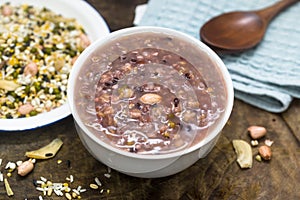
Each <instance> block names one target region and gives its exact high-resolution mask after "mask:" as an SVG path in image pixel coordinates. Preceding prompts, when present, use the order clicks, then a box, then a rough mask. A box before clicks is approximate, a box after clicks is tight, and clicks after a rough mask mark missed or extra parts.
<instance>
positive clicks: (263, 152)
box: [258, 145, 272, 160]
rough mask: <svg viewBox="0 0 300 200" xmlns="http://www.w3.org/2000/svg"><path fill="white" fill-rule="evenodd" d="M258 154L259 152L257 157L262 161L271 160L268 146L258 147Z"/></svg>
mask: <svg viewBox="0 0 300 200" xmlns="http://www.w3.org/2000/svg"><path fill="white" fill-rule="evenodd" d="M258 152H259V155H260V156H261V157H262V158H263V159H264V160H271V156H272V151H271V148H270V147H269V146H267V145H263V146H261V147H259V149H258Z"/></svg>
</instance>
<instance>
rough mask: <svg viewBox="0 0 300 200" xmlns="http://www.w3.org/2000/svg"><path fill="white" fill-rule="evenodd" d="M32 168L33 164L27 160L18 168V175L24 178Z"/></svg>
mask: <svg viewBox="0 0 300 200" xmlns="http://www.w3.org/2000/svg"><path fill="white" fill-rule="evenodd" d="M33 168H34V164H33V162H32V161H31V160H27V161H25V162H23V163H22V164H20V165H19V166H18V174H19V175H20V176H26V175H27V174H28V173H30V172H31V171H32V170H33Z"/></svg>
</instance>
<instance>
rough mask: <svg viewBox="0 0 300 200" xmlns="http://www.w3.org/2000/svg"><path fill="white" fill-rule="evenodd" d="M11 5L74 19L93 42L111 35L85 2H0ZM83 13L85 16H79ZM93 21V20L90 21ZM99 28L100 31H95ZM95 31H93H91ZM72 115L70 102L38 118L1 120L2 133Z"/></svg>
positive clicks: (42, 0) (94, 11) (21, 0)
mask: <svg viewBox="0 0 300 200" xmlns="http://www.w3.org/2000/svg"><path fill="white" fill-rule="evenodd" d="M7 2H8V3H10V4H11V5H22V4H27V5H33V6H36V7H47V8H49V9H51V10H52V11H53V12H55V13H58V14H62V15H63V16H65V17H73V18H76V20H77V21H78V22H79V23H80V24H81V25H82V26H83V27H85V25H86V24H88V25H89V27H90V28H86V27H85V30H86V31H87V34H88V35H89V38H90V39H91V40H92V41H95V40H96V39H98V38H101V37H103V36H105V35H108V34H109V32H110V31H109V28H108V25H107V24H106V22H105V20H104V19H103V17H102V16H101V15H100V13H99V12H98V11H97V10H95V9H94V8H93V7H92V6H91V5H90V4H89V3H87V2H86V1H83V0H75V1H70V0H55V1H47V0H0V5H3V4H5V3H7ZM78 13H83V14H78ZM90 19H93V20H90ZM95 27H98V29H95ZM91 30H93V31H91ZM70 114H71V110H70V106H69V105H68V100H67V101H66V102H65V103H64V104H63V105H61V106H60V107H58V108H55V109H53V110H51V111H49V112H45V113H40V114H38V115H36V116H32V117H28V118H17V119H0V130H1V131H21V130H27V129H34V128H38V127H41V126H45V125H48V124H51V123H54V122H56V121H59V120H61V119H63V118H65V117H67V116H69V115H70Z"/></svg>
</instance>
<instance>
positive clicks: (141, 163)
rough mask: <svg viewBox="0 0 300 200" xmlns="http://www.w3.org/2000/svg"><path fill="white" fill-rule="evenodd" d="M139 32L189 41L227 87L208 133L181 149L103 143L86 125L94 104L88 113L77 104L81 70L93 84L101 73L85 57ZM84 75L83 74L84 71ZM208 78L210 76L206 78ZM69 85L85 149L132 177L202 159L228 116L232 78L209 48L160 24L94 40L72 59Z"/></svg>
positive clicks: (172, 170)
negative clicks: (140, 149)
mask: <svg viewBox="0 0 300 200" xmlns="http://www.w3.org/2000/svg"><path fill="white" fill-rule="evenodd" d="M141 32H142V33H152V34H158V35H166V36H170V37H174V38H176V37H178V38H181V39H182V40H184V41H185V42H187V43H190V44H191V45H192V46H193V48H197V49H199V50H200V51H201V52H202V53H203V54H202V55H204V58H203V60H204V61H203V62H204V63H205V62H207V60H209V61H208V62H213V63H215V65H216V71H218V72H217V73H219V74H220V77H222V79H223V83H224V84H223V85H224V86H223V87H224V88H225V90H226V92H225V93H226V94H225V97H224V96H223V99H222V100H221V101H223V102H226V103H225V104H224V105H223V108H222V112H221V113H220V115H219V116H218V119H217V120H216V122H215V124H214V126H212V127H211V128H208V134H207V135H206V137H205V138H204V139H202V140H201V141H199V142H198V143H196V144H194V145H190V146H189V147H187V148H186V149H184V150H179V151H175V152H171V153H167V154H155V155H143V154H139V153H131V152H128V151H124V150H121V149H119V148H116V147H114V146H112V145H111V144H109V143H107V142H104V140H103V138H104V137H105V136H104V137H103V136H99V135H97V133H95V131H93V129H91V127H90V126H87V123H88V121H89V120H90V119H94V118H95V111H93V109H94V108H93V106H91V107H90V110H89V113H82V111H80V108H79V107H80V106H81V104H80V103H78V101H77V100H78V98H76V97H75V96H76V95H77V94H78V92H79V90H80V89H79V88H78V86H76V84H77V83H78V81H80V82H84V79H82V76H84V75H83V74H82V72H81V70H82V69H84V70H86V69H87V72H88V73H89V72H91V73H90V75H91V77H90V79H94V80H93V81H94V83H97V82H98V80H99V75H96V74H101V73H102V72H99V71H95V68H97V67H91V71H89V66H87V65H86V64H85V62H86V61H87V58H89V57H93V56H95V57H94V58H97V53H95V50H96V49H98V48H101V47H103V46H105V45H106V44H107V43H109V42H111V41H113V40H114V39H116V38H118V37H122V36H126V37H136V36H135V34H136V33H141ZM193 48H191V51H193ZM174 49H175V47H174ZM100 56H101V55H100ZM118 56H119V55H116V56H115V57H114V58H112V60H114V59H116V58H117V57H118ZM96 60H97V59H96ZM95 66H96V65H95ZM207 70H211V69H207ZM88 73H87V74H88ZM84 74H86V73H85V72H84ZM211 78H212V77H211ZM208 79H210V78H209V77H208ZM68 84H69V87H68V94H69V95H68V100H69V103H70V106H71V112H72V114H73V116H74V119H75V124H76V129H77V132H78V135H79V136H80V139H81V140H82V142H83V144H84V146H85V147H86V148H87V149H88V151H89V152H90V153H91V154H92V155H93V156H94V157H95V158H96V159H98V160H99V161H101V162H102V163H104V164H106V165H107V166H109V167H111V168H113V169H115V170H117V171H120V172H122V173H125V174H128V175H131V176H136V177H144V178H155V177H164V176H168V175H172V174H175V173H177V172H180V171H182V170H184V169H186V168H187V167H189V166H191V165H192V164H193V163H195V162H196V161H197V160H199V159H200V158H204V157H205V156H206V155H207V154H208V153H209V152H210V151H211V149H212V148H213V147H214V145H215V144H216V142H217V139H218V137H219V134H220V132H221V130H222V128H223V127H224V125H225V123H226V122H227V120H228V118H229V116H230V113H231V110H232V106H233V97H234V94H233V86H232V81H231V78H230V75H229V73H228V71H227V68H226V67H225V65H224V64H223V62H222V61H221V59H220V58H219V57H218V56H217V55H216V54H215V53H214V52H213V51H212V50H211V49H210V48H208V47H207V46H206V45H205V44H203V43H202V42H200V41H198V40H197V39H195V38H193V37H191V36H188V35H186V34H183V33H181V32H178V31H175V30H171V29H167V28H159V27H133V28H127V29H123V30H119V31H116V32H113V33H111V34H109V35H108V36H107V37H105V38H102V39H100V40H97V41H96V42H94V43H93V44H92V45H90V46H89V47H88V48H87V49H86V50H84V52H83V53H82V54H81V55H80V57H79V58H78V59H77V61H76V62H75V64H74V68H73V69H72V72H71V75H70V78H69V83H68ZM80 84H81V83H80ZM81 87H84V85H81ZM93 88H95V87H93ZM85 94H86V95H88V96H89V97H88V98H94V95H95V91H93V89H92V90H91V91H88V92H87V93H85ZM217 95H218V94H216V96H217ZM82 98H84V97H82ZM217 98H219V97H217ZM220 98H221V97H220ZM219 100H220V99H219ZM92 101H93V100H92ZM79 104H80V105H79ZM96 132H97V131H96Z"/></svg>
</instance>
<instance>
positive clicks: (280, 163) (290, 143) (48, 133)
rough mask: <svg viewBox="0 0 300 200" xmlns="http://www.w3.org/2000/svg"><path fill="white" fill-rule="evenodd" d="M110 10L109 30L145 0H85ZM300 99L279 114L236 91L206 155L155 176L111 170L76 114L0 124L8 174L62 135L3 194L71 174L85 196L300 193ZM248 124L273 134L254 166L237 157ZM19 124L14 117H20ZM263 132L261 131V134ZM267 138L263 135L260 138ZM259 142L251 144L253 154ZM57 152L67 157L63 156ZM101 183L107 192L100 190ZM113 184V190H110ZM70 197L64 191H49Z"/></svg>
mask: <svg viewBox="0 0 300 200" xmlns="http://www.w3.org/2000/svg"><path fill="white" fill-rule="evenodd" d="M88 2H90V4H92V5H93V6H94V7H95V8H96V9H97V10H98V11H99V12H100V13H101V15H102V16H103V17H104V18H105V20H106V21H107V23H108V25H109V27H110V29H111V31H114V30H118V29H121V28H124V27H130V26H132V21H133V17H134V9H135V6H136V5H137V4H140V3H145V2H146V0H131V1H127V0H110V1H98V0H88ZM299 121H300V101H299V100H294V101H293V103H292V105H291V106H290V108H289V109H288V110H287V111H286V112H284V113H282V114H273V113H269V112H266V111H263V110H260V109H258V108H254V107H252V106H250V105H247V104H245V103H243V102H241V101H239V100H237V99H235V102H234V108H233V112H232V115H231V117H230V120H229V121H228V123H227V125H226V126H225V128H224V129H223V131H222V135H221V137H220V138H219V140H218V142H217V145H216V146H215V148H214V149H213V150H212V151H211V152H210V153H209V154H208V156H207V157H206V158H205V159H201V160H199V161H198V162H196V163H195V164H194V165H192V166H191V167H189V168H188V169H186V170H184V171H183V172H180V173H178V174H176V175H173V176H170V177H164V178H157V179H142V178H135V177H130V176H127V175H124V174H121V173H119V172H117V171H114V170H112V171H111V173H110V175H111V177H110V178H107V177H105V174H106V173H107V170H108V169H107V167H106V166H105V165H103V164H102V163H100V162H98V161H97V160H95V159H94V158H93V157H92V156H91V155H90V154H89V153H88V152H87V151H86V149H85V148H84V147H83V145H82V144H81V141H80V140H79V137H78V136H77V133H76V130H75V127H74V122H73V118H72V116H69V117H67V118H65V119H63V120H60V121H58V122H56V123H53V124H51V125H48V126H45V127H41V128H37V129H35V130H28V131H14V132H6V131H0V159H2V165H1V166H0V171H1V172H2V173H3V174H4V176H5V177H7V170H5V169H4V168H5V165H6V163H7V162H9V161H13V162H16V161H18V160H25V159H26V157H25V156H24V153H25V152H26V151H28V150H34V149H37V148H39V147H41V146H43V145H45V144H48V143H49V142H50V141H52V140H53V139H54V138H61V139H62V140H63V142H64V145H63V146H62V148H61V150H60V151H59V152H58V154H57V155H56V156H55V157H54V158H52V159H49V160H43V161H41V160H38V161H37V163H36V165H35V169H34V170H33V171H32V172H31V173H30V174H29V175H27V176H26V177H20V176H18V175H17V173H16V171H14V172H13V173H12V176H11V177H9V178H8V181H9V183H10V185H11V188H12V190H13V191H14V196H12V197H10V198H8V196H7V195H6V192H5V189H4V183H3V182H0V199H1V200H2V199H26V198H27V199H28V200H31V199H38V196H39V195H42V193H41V192H39V191H37V190H36V189H35V186H34V184H33V180H35V179H39V178H40V177H41V176H43V177H45V178H47V179H49V180H52V181H53V182H66V180H65V178H66V177H68V176H70V175H73V176H74V182H73V183H72V185H71V186H72V187H73V188H76V187H77V186H79V185H80V186H82V187H83V188H86V189H87V191H86V192H84V193H82V194H81V197H82V199H181V200H189V199H244V200H248V199H300V186H299V185H300V170H299V169H300V148H299V147H300V123H299ZM250 125H262V126H264V127H266V128H267V130H268V133H267V136H266V138H269V139H271V140H273V141H274V144H273V146H272V152H273V157H272V159H271V160H270V161H269V162H258V161H256V160H254V162H253V167H252V168H251V169H244V170H242V169H241V168H240V167H239V166H238V164H237V162H236V154H235V152H234V149H233V147H232V140H233V139H244V140H246V141H248V142H250V138H249V136H248V134H247V133H246V129H247V127H248V126H250ZM16 126H17V125H16ZM263 140H264V139H263ZM263 140H261V141H260V142H261V143H262V142H263ZM256 154H257V148H253V155H254V156H255V155H256ZM57 160H62V163H61V164H58V163H57ZM95 177H98V178H99V179H100V180H101V181H102V184H103V186H102V187H101V188H100V189H98V190H92V189H90V188H89V184H90V183H93V182H94V178H95ZM101 189H103V192H102V193H101ZM107 189H108V190H109V192H108V190H107ZM44 199H65V197H57V196H56V195H54V194H53V195H52V196H51V197H44Z"/></svg>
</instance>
